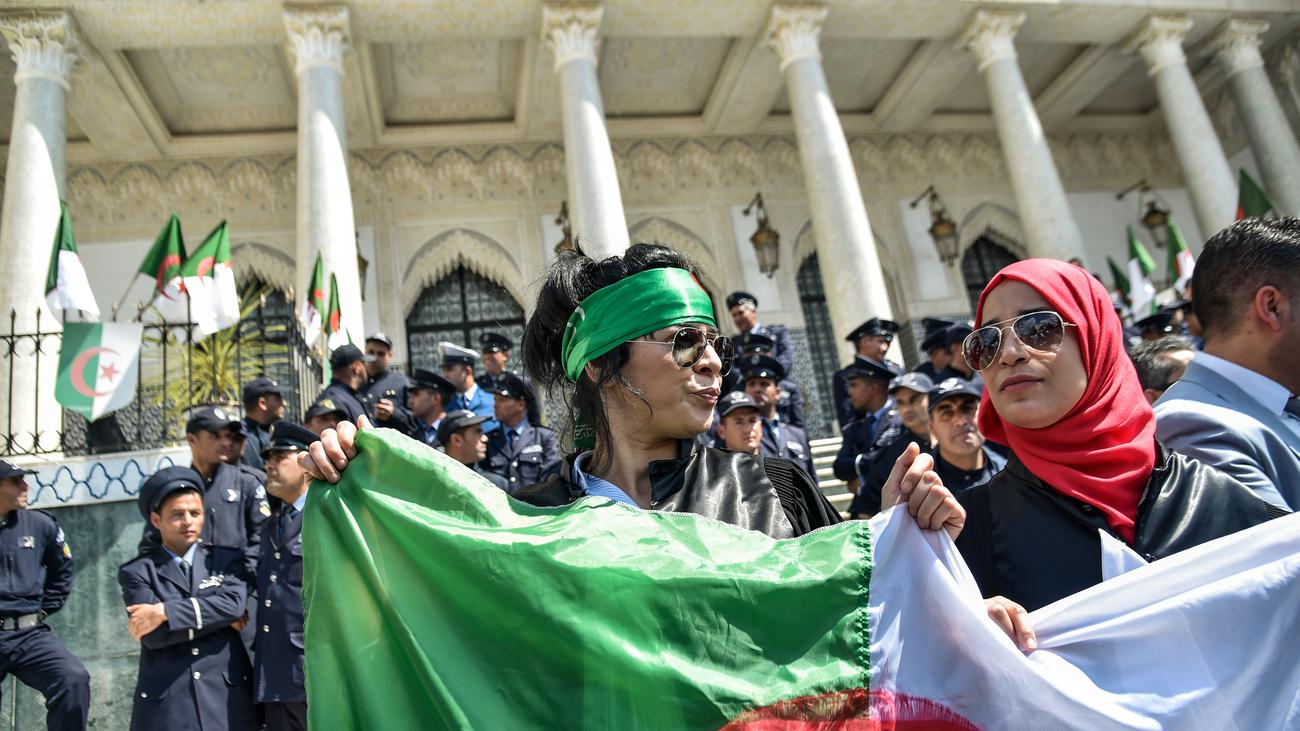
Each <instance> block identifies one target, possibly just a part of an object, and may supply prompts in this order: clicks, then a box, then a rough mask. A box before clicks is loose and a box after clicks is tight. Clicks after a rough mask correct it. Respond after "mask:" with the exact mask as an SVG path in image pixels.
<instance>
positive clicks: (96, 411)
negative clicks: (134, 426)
mask: <svg viewBox="0 0 1300 731" xmlns="http://www.w3.org/2000/svg"><path fill="white" fill-rule="evenodd" d="M143 332H144V326H143V325H140V324H138V323H122V324H119V323H112V322H107V323H102V324H101V323H96V322H68V323H64V325H63V344H62V346H61V347H60V348H59V379H58V381H57V382H56V383H55V385H54V398H55V400H57V401H58V402H59V404H60V405H62V406H63V407H64V408H65V409H71V410H72V411H75V412H77V413H78V414H81V415H82V416H84V417H86V418H87V419H89V420H91V421H94V420H95V419H98V418H99V417H101V416H103V415H104V414H107V413H108V412H110V411H116V410H118V409H120V408H122V407H123V406H126V405H127V404H129V403H130V402H131V399H133V398H135V384H136V380H137V379H136V369H137V368H138V365H139V355H140V339H141V336H142V334H143Z"/></svg>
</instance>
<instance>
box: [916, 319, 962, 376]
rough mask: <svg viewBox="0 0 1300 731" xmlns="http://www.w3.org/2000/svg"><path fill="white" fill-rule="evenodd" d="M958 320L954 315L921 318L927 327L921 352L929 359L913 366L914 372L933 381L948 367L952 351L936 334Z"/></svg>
mask: <svg viewBox="0 0 1300 731" xmlns="http://www.w3.org/2000/svg"><path fill="white" fill-rule="evenodd" d="M958 322H961V320H958V319H956V318H953V317H927V318H924V319H923V320H921V326H922V327H924V328H925V336H924V337H923V338H922V339H921V352H922V353H924V354H925V357H926V358H927V360H926V361H925V362H924V363H922V364H920V365H918V366H917V367H915V368H913V369H912V371H913V372H914V373H921V374H924V375H925V377H926V378H929V379H930V380H931V381H933V380H934V379H935V378H936V377H937V376H938V375H939V374H940V373H942V372H943V371H944V369H946V368H947V367H948V364H949V363H951V362H952V353H951V351H949V350H948V348H947V347H945V346H944V345H942V344H940V340H942V338H936V337H935V336H936V334H938V333H939V332H940V331H942V330H943V329H944V328H946V327H948V326H949V325H955V324H957V323H958Z"/></svg>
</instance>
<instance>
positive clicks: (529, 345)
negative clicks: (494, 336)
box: [522, 243, 700, 472]
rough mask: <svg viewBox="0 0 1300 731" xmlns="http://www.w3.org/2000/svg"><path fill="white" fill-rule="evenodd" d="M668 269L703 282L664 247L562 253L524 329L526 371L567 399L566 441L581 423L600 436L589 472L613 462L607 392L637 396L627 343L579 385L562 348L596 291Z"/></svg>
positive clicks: (563, 429) (600, 361)
mask: <svg viewBox="0 0 1300 731" xmlns="http://www.w3.org/2000/svg"><path fill="white" fill-rule="evenodd" d="M665 268H677V269H685V270H686V271H688V272H691V273H692V274H694V275H695V276H696V278H697V279H698V278H699V277H700V274H699V271H698V270H697V269H696V267H695V265H694V264H692V263H691V261H690V260H689V259H687V258H686V257H685V256H684V255H682V254H681V253H679V252H676V251H674V250H672V249H670V248H668V247H666V246H662V245H660V244H645V243H641V244H634V245H632V246H631V247H629V248H628V250H627V251H625V252H623V255H622V256H611V257H609V258H607V259H604V260H601V261H596V260H595V259H592V258H591V257H589V256H587V255H586V254H584V253H583V252H582V250H581V248H580V247H579V248H575V249H573V250H571V251H565V252H562V253H561V254H560V255H559V256H558V257H557V258H556V260H555V263H554V264H552V265H551V268H550V269H549V270H548V271H547V273H546V278H545V279H544V280H543V281H542V287H541V291H540V292H538V294H537V306H536V307H534V308H533V315H532V317H530V318H528V322H527V323H525V325H524V337H523V344H522V347H523V356H524V369H525V371H527V373H528V374H529V375H530V376H532V378H533V380H534V381H536V382H537V383H538V384H539V385H541V386H542V387H543V388H545V389H546V390H547V392H548V393H550V394H552V395H554V394H557V393H558V394H563V397H564V403H565V406H566V407H567V408H566V413H565V418H564V419H563V422H562V424H561V425H560V426H561V433H562V434H563V435H564V437H565V441H567V442H571V441H572V437H573V431H574V426H575V425H576V424H577V423H578V422H580V421H581V422H582V423H584V424H586V425H589V426H590V427H591V428H592V429H593V430H594V432H595V437H596V442H595V444H596V449H595V454H593V455H592V460H593V461H592V462H590V463H588V464H587V465H586V466H587V470H588V471H594V472H601V471H603V470H605V469H607V468H608V467H609V462H610V460H611V457H612V455H611V454H610V450H609V444H610V440H611V435H610V433H609V419H608V418H606V416H605V405H604V400H603V398H602V389H603V388H604V386H605V385H606V384H608V383H609V382H610V381H613V380H615V379H618V380H619V381H621V382H622V383H623V385H624V386H625V387H626V388H628V389H629V390H631V391H632V392H633V393H636V390H635V389H634V388H633V387H632V385H631V384H630V383H628V382H627V381H625V380H623V377H622V375H620V371H621V370H622V368H623V364H624V363H626V362H627V354H628V347H627V344H626V343H624V344H623V345H620V346H619V347H617V348H615V349H613V350H611V351H610V352H608V353H606V354H605V355H602V356H601V357H599V358H596V359H594V360H592V361H591V365H593V366H595V369H596V373H597V375H596V378H595V379H593V378H591V376H589V375H588V374H587V372H586V370H585V369H584V371H583V373H582V374H581V375H579V376H578V382H577V383H576V384H575V383H572V382H571V381H569V379H568V377H567V376H566V375H565V374H564V363H563V358H562V354H563V351H562V347H561V345H562V343H563V341H564V331H565V328H566V327H567V326H568V324H569V317H570V316H571V315H572V314H573V311H574V310H576V309H578V305H579V304H580V303H581V302H582V301H583V300H584V299H586V298H587V297H589V296H590V295H591V294H592V293H593V292H595V291H596V290H598V289H601V288H602V287H607V286H609V285H611V284H614V283H615V282H618V281H620V280H622V279H623V278H625V277H630V276H632V275H633V274H639V273H640V272H643V271H646V270H647V269H665ZM637 395H638V397H639V396H640V395H639V394H637Z"/></svg>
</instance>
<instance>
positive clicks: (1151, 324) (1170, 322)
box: [1133, 311, 1176, 340]
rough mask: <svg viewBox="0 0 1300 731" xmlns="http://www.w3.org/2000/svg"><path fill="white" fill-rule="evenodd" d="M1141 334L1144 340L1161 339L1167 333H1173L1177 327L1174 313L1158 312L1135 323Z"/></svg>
mask: <svg viewBox="0 0 1300 731" xmlns="http://www.w3.org/2000/svg"><path fill="white" fill-rule="evenodd" d="M1133 326H1134V327H1136V328H1137V331H1138V333H1139V334H1140V335H1141V338H1142V340H1159V339H1160V338H1163V337H1165V336H1166V335H1173V334H1174V332H1175V330H1176V328H1175V327H1174V313H1172V312H1169V311H1164V312H1156V313H1153V314H1150V315H1147V316H1146V317H1144V318H1142V319H1141V320H1138V321H1137V322H1135V323H1133Z"/></svg>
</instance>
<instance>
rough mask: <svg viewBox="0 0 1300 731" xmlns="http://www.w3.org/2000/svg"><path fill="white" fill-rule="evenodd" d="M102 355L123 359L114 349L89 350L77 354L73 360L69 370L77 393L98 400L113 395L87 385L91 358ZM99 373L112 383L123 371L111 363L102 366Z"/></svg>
mask: <svg viewBox="0 0 1300 731" xmlns="http://www.w3.org/2000/svg"><path fill="white" fill-rule="evenodd" d="M100 353H109V354H112V355H117V356H118V357H119V358H120V357H121V356H120V355H118V353H117V351H116V350H113V349H112V348H87V349H86V350H83V351H81V352H80V353H77V357H76V358H74V359H73V361H72V367H71V368H70V369H69V370H70V371H71V373H70V374H69V375H70V377H71V378H72V387H73V388H75V389H76V390H77V393H79V394H81V395H82V396H85V397H87V398H98V397H100V396H107V395H109V394H110V393H112V391H96V390H95V389H93V388H91V387H90V385H89V384H87V383H86V366H87V365H89V364H90V360H91V358H94V357H95V356H96V355H99V354H100ZM99 372H100V375H102V376H103V377H104V378H107V379H108V380H110V381H111V380H113V377H114V376H116V375H117V374H118V373H120V372H121V371H119V370H117V366H115V365H114V364H112V363H109V364H108V365H104V366H100V368H99Z"/></svg>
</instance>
